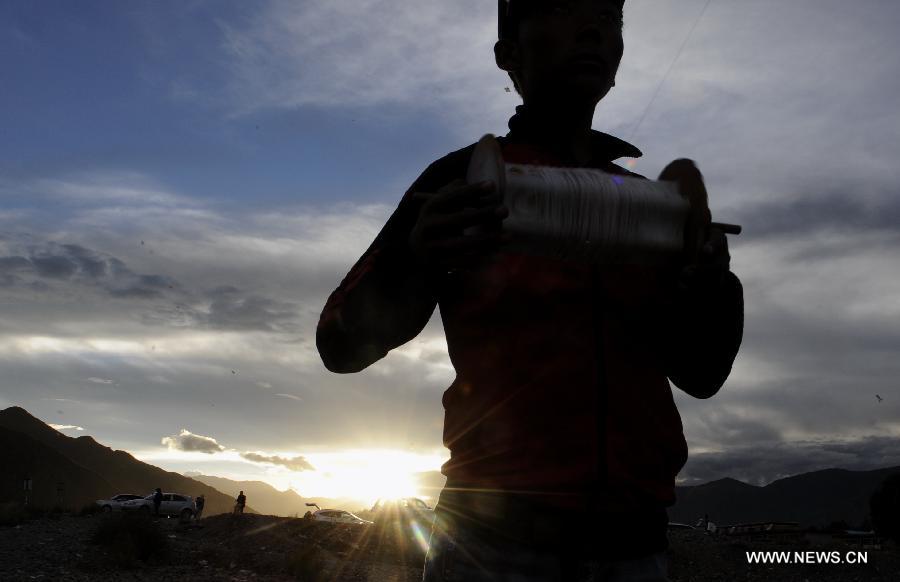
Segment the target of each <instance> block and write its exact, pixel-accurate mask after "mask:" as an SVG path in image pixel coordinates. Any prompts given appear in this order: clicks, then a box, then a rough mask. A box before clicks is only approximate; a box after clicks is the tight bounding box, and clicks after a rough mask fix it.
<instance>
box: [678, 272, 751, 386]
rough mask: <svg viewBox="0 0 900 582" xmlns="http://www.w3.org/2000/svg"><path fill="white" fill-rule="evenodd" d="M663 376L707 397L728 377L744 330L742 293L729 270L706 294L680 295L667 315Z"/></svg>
mask: <svg viewBox="0 0 900 582" xmlns="http://www.w3.org/2000/svg"><path fill="white" fill-rule="evenodd" d="M668 319H669V321H668V323H667V328H668V332H669V333H668V335H669V338H668V341H667V345H668V349H667V350H666V353H667V360H668V361H667V366H666V367H667V375H668V376H669V379H670V380H671V381H672V382H673V383H674V384H675V385H676V386H677V387H678V388H680V389H681V390H683V391H685V392H687V393H688V394H690V395H691V396H694V397H696V398H709V397H710V396H713V395H714V394H715V393H716V392H718V391H719V388H721V387H722V385H723V384H724V383H725V380H727V379H728V375H729V374H730V373H731V367H732V365H733V364H734V360H735V358H736V357H737V353H738V349H739V348H740V345H741V340H742V339H743V334H744V291H743V287H742V286H741V282H740V279H738V278H737V276H736V275H735V274H734V273H732V272H731V271H728V272H727V273H726V276H725V280H724V281H723V283H722V285H721V286H720V287H719V288H718V289H717V290H716V291H715V292H714V293H711V294H708V295H702V294H692V293H684V294H681V295H679V296H677V297H676V300H675V301H674V303H673V305H672V309H671V311H670V314H669V318H668Z"/></svg>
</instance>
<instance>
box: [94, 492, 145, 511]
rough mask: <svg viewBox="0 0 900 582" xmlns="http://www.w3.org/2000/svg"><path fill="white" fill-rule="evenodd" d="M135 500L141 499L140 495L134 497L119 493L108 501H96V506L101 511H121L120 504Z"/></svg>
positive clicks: (133, 495) (131, 494)
mask: <svg viewBox="0 0 900 582" xmlns="http://www.w3.org/2000/svg"><path fill="white" fill-rule="evenodd" d="M135 499H143V496H142V495H135V494H134V493H119V494H118V495H114V496H113V497H111V498H109V499H98V500H97V505H99V506H100V507H101V508H102V509H103V511H115V510H118V509H122V504H123V503H125V502H126V501H132V500H135Z"/></svg>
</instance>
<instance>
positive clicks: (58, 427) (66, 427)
mask: <svg viewBox="0 0 900 582" xmlns="http://www.w3.org/2000/svg"><path fill="white" fill-rule="evenodd" d="M49 426H50V427H52V428H55V429H56V430H60V431H62V430H84V427H81V426H76V425H74V424H53V423H52V422H51V423H50V424H49Z"/></svg>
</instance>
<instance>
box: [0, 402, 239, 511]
mask: <svg viewBox="0 0 900 582" xmlns="http://www.w3.org/2000/svg"><path fill="white" fill-rule="evenodd" d="M0 431H2V432H0V445H2V448H0V467H2V468H3V470H2V471H0V500H2V501H6V500H19V499H22V480H23V477H24V476H25V475H28V476H29V477H31V480H32V487H33V489H34V502H35V504H40V505H43V504H45V503H46V504H47V506H50V505H55V504H57V501H58V499H57V497H58V495H57V489H58V483H62V484H63V485H62V489H63V494H62V499H61V500H59V501H61V502H62V503H61V505H62V506H63V507H67V508H72V509H76V508H79V507H81V506H83V505H85V504H87V503H90V502H92V501H94V500H96V499H100V498H104V497H109V496H112V495H115V494H117V493H135V494H141V495H143V494H148V493H150V492H151V491H153V489H155V488H156V487H161V488H162V489H163V491H172V492H178V493H184V494H186V495H191V496H194V497H196V496H197V495H199V494H201V493H202V494H204V495H205V496H206V509H205V513H206V514H207V515H212V514H216V513H224V512H228V511H231V510H232V508H233V506H234V500H233V498H231V497H228V496H227V495H225V494H223V493H221V492H220V491H217V490H216V489H214V488H213V487H210V486H209V485H206V484H205V483H201V482H199V481H194V480H193V479H189V478H187V477H185V476H183V475H180V474H178V473H172V472H169V471H164V470H163V469H160V468H159V467H154V466H153V465H149V464H147V463H144V462H142V461H138V460H137V459H135V458H134V457H132V456H131V455H130V454H128V453H126V452H125V451H116V450H113V449H111V448H109V447H105V446H103V445H101V444H100V443H98V442H97V441H95V440H94V439H93V438H91V437H89V436H81V437H78V438H73V437H69V436H66V435H64V434H62V433H60V432H59V431H57V430H56V429H53V428H51V427H50V426H48V425H46V424H44V423H43V422H41V421H40V420H39V419H37V418H35V417H33V416H32V415H31V414H29V413H28V412H27V411H26V410H24V409H23V408H19V407H18V406H13V407H11V408H7V409H5V410H2V411H0Z"/></svg>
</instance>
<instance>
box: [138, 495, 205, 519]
mask: <svg viewBox="0 0 900 582" xmlns="http://www.w3.org/2000/svg"><path fill="white" fill-rule="evenodd" d="M154 495H156V493H151V494H150V495H148V496H146V497H141V498H138V499H132V500H131V501H126V502H124V503H123V504H122V510H123V511H133V510H138V511H146V512H148V513H151V512H152V511H153V496H154ZM196 512H197V506H196V505H195V504H194V498H193V497H191V496H190V495H181V494H180V493H163V498H162V503H160V504H159V514H160V515H177V516H178V517H180V518H182V519H190V518H191V517H192V516H193V515H194V514H195V513H196Z"/></svg>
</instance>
